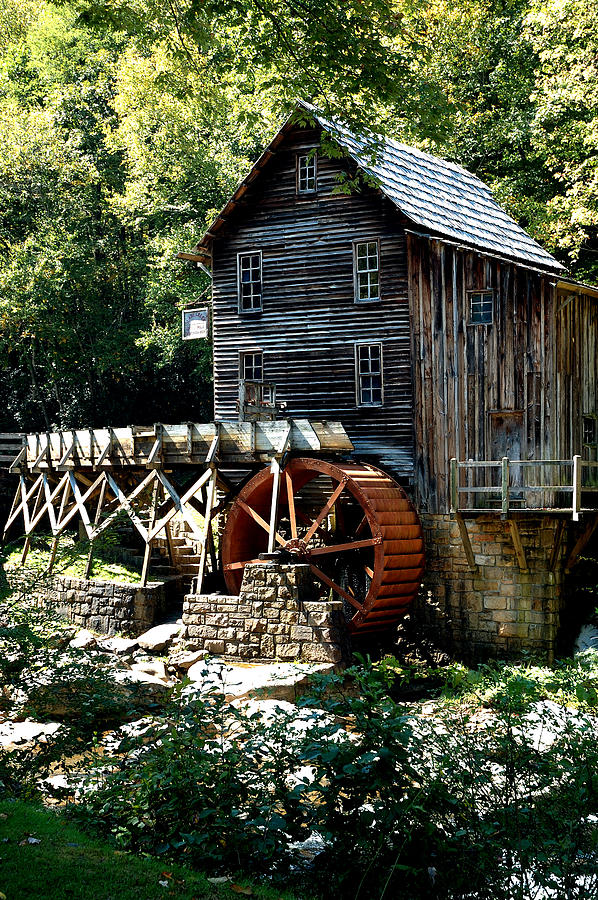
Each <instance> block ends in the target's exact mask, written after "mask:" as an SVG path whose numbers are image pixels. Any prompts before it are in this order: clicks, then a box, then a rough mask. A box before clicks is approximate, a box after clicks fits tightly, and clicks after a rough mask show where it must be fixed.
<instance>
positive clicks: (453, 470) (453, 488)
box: [449, 457, 459, 514]
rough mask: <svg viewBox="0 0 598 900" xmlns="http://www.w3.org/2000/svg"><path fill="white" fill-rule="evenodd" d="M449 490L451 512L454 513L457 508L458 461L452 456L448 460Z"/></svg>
mask: <svg viewBox="0 0 598 900" xmlns="http://www.w3.org/2000/svg"><path fill="white" fill-rule="evenodd" d="M449 492H450V504H451V513H453V514H454V513H456V512H457V509H458V508H459V463H458V462H457V460H456V459H455V457H453V458H452V459H451V462H450V473H449Z"/></svg>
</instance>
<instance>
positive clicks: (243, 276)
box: [237, 252, 262, 312]
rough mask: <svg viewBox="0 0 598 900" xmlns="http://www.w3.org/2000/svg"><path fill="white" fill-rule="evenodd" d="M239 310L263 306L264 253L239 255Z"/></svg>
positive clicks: (254, 309)
mask: <svg viewBox="0 0 598 900" xmlns="http://www.w3.org/2000/svg"><path fill="white" fill-rule="evenodd" d="M237 280H238V291H239V312H254V311H256V310H260V309H261V308H262V254H261V253H260V252H258V253H239V255H238V257H237Z"/></svg>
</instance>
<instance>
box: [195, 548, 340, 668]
mask: <svg viewBox="0 0 598 900" xmlns="http://www.w3.org/2000/svg"><path fill="white" fill-rule="evenodd" d="M314 596H315V592H314V589H313V578H312V574H311V570H310V568H309V566H308V565H304V564H299V565H280V564H278V563H273V562H264V563H257V564H253V565H248V566H246V567H245V572H244V575H243V584H242V586H241V594H240V596H238V597H229V596H225V595H218V594H189V595H188V596H187V597H185V601H184V605H183V623H184V624H185V626H186V631H185V635H184V638H185V640H186V641H188V643H189V644H190V645H191V646H192V647H193V648H196V649H198V650H208V651H209V652H210V653H215V654H219V655H224V656H228V657H232V658H238V659H245V660H258V659H259V660H299V661H301V662H333V663H341V662H347V661H348V660H349V657H350V651H349V646H348V638H347V633H346V628H345V620H344V616H343V604H342V601H328V602H326V601H319V600H314V599H313V597H314Z"/></svg>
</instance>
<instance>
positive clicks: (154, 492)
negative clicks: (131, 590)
mask: <svg viewBox="0 0 598 900" xmlns="http://www.w3.org/2000/svg"><path fill="white" fill-rule="evenodd" d="M159 485H160V482H159V480H158V478H156V479H155V481H154V487H153V490H152V505H151V509H150V520H149V524H148V526H147V538H146V541H145V552H144V554H143V567H142V569H141V586H142V587H145V586H146V584H147V576H148V572H149V564H150V559H151V556H152V539H151V537H150V534H151V531H152V528H153V527H154V525H155V522H156V511H157V507H158V487H159Z"/></svg>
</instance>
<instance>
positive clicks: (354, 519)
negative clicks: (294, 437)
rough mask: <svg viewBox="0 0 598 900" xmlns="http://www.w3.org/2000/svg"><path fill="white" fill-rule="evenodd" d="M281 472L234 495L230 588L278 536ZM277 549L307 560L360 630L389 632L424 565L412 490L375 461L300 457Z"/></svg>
mask: <svg viewBox="0 0 598 900" xmlns="http://www.w3.org/2000/svg"><path fill="white" fill-rule="evenodd" d="M274 478H275V476H274V474H273V472H272V471H271V469H270V468H266V469H262V470H261V471H260V472H258V473H257V475H255V476H254V477H253V478H252V479H251V480H250V481H249V482H248V483H247V484H246V485H245V486H244V487H243V489H242V490H241V491H240V493H239V495H238V497H237V498H236V499H235V501H234V502H233V504H232V506H231V509H230V512H229V515H228V518H227V522H226V526H225V528H224V532H223V535H222V543H221V547H222V564H223V568H224V576H225V579H226V585H227V588H228V590H229V591H230V592H231V593H233V594H236V593H238V592H239V590H240V587H241V581H242V578H243V569H244V567H245V566H246V565H247V563H249V562H254V561H256V560H257V558H258V556H259V554H260V553H263V552H264V551H265V550H266V549H267V546H268V538H269V536H270V530H271V527H270V521H271V505H272V490H273V486H274ZM274 540H275V545H276V547H277V549H284V550H286V551H287V552H289V553H290V554H292V556H293V557H295V558H296V560H297V561H298V562H305V563H308V564H309V566H310V567H311V570H312V572H313V574H314V575H315V576H316V578H317V579H318V581H319V582H320V583H321V585H322V592H323V595H327V594H329V593H330V591H332V592H333V593H334V594H336V595H337V596H338V597H340V598H342V599H343V601H344V603H345V611H346V614H347V619H348V621H349V629H350V631H351V632H352V633H353V634H354V635H356V636H357V635H361V634H370V633H376V632H383V631H387V630H388V629H389V628H391V627H392V626H394V625H396V623H397V622H398V621H399V619H400V618H401V617H402V616H403V615H404V614H405V612H406V611H407V609H408V607H409V604H410V603H411V601H412V600H413V599H414V597H415V595H416V594H417V591H418V589H419V586H420V582H421V578H422V574H423V570H424V542H423V534H422V528H421V523H420V521H419V518H418V515H417V513H416V511H415V509H414V508H413V506H412V504H411V502H410V501H409V499H408V497H407V496H406V494H405V492H404V491H403V489H402V488H401V487H400V486H399V485H398V484H396V482H395V481H393V479H392V478H391V477H390V476H389V475H387V474H386V473H384V472H382V471H380V470H379V469H377V468H375V467H374V466H372V465H369V464H368V463H359V462H355V463H354V462H349V463H345V462H343V463H331V462H327V461H326V460H320V459H311V458H297V459H292V460H291V461H290V462H289V463H288V465H287V466H286V467H285V469H284V470H283V471H282V472H281V476H280V495H279V500H278V514H277V516H276V525H275V530H274Z"/></svg>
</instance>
